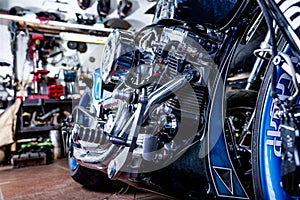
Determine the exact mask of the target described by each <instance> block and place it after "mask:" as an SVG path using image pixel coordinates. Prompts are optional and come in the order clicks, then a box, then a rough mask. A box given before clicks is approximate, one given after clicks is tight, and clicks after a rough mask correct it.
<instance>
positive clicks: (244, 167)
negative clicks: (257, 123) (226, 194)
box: [225, 89, 257, 199]
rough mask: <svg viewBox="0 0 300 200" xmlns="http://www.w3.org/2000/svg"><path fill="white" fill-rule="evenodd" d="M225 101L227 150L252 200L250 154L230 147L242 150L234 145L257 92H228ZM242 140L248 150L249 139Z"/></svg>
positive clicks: (240, 133)
mask: <svg viewBox="0 0 300 200" xmlns="http://www.w3.org/2000/svg"><path fill="white" fill-rule="evenodd" d="M226 100H227V111H226V118H227V120H226V121H227V122H228V123H226V124H225V128H226V129H225V130H226V140H227V144H228V145H229V149H231V151H230V156H231V160H232V163H233V165H234V167H235V169H236V172H237V174H238V176H239V179H240V181H241V182H242V184H243V187H244V188H245V190H246V191H247V193H248V195H249V197H251V199H252V198H253V197H254V196H253V186H252V176H251V173H250V172H251V168H252V166H251V164H250V160H251V154H250V153H249V151H237V150H236V151H235V150H234V149H233V148H232V147H233V146H236V145H238V146H239V149H242V148H243V147H241V146H240V145H239V144H234V143H238V141H239V140H240V139H241V137H242V133H243V132H244V131H243V129H244V127H245V124H246V123H248V122H249V120H250V118H251V115H252V114H253V111H254V108H255V105H256V100H257V91H252V90H243V89H239V90H230V91H228V92H226ZM229 119H230V123H229ZM230 126H233V128H229V127H230ZM230 130H231V131H230ZM232 130H234V132H232ZM233 137H234V139H233ZM244 138H246V139H245V140H244V142H243V143H242V144H243V145H245V146H247V147H248V149H250V148H251V138H250V137H244ZM233 140H234V141H235V142H234V141H233ZM230 146H231V147H230ZM237 158H238V159H237Z"/></svg>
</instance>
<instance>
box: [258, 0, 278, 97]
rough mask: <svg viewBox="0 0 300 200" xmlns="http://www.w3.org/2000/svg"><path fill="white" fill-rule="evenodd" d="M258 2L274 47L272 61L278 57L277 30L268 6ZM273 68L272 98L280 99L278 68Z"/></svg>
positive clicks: (259, 0)
mask: <svg viewBox="0 0 300 200" xmlns="http://www.w3.org/2000/svg"><path fill="white" fill-rule="evenodd" d="M257 2H258V4H259V6H260V7H261V9H262V12H263V15H264V17H265V19H266V22H267V26H268V29H269V31H270V42H271V45H272V57H271V60H272V59H273V57H274V56H276V55H277V45H276V36H275V30H274V27H273V19H272V18H271V16H270V14H269V12H268V8H267V6H266V4H265V3H264V2H263V1H261V0H258V1H257ZM272 66H273V69H272V85H271V88H272V93H271V96H272V98H277V97H278V95H277V93H276V77H277V71H276V66H275V65H273V64H272Z"/></svg>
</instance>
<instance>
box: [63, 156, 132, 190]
mask: <svg viewBox="0 0 300 200" xmlns="http://www.w3.org/2000/svg"><path fill="white" fill-rule="evenodd" d="M71 154H72V152H71V151H70V152H69V154H68V164H69V173H70V175H71V177H72V179H73V180H74V181H76V182H77V183H79V184H81V185H82V186H83V187H85V188H87V189H89V190H93V191H105V192H118V193H125V192H126V191H127V190H128V187H129V186H128V185H127V184H125V183H123V182H120V181H112V180H110V179H109V178H108V177H107V175H106V174H105V173H103V172H101V171H97V170H94V169H89V168H86V167H84V166H81V165H79V164H78V163H77V162H76V160H75V159H73V158H72V155H71Z"/></svg>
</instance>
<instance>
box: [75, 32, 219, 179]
mask: <svg viewBox="0 0 300 200" xmlns="http://www.w3.org/2000/svg"><path fill="white" fill-rule="evenodd" d="M217 45H218V44H217V42H215V41H213V40H211V39H206V40H204V39H203V38H200V37H199V36H198V35H196V34H193V33H191V32H190V31H188V30H185V29H183V28H178V27H176V28H175V27H170V28H167V27H164V28H160V27H147V28H146V29H144V30H142V31H141V32H140V33H138V34H137V35H133V34H132V33H129V32H126V33H123V32H122V31H115V32H113V33H112V36H110V38H109V39H108V43H107V45H106V46H105V48H104V55H103V57H104V58H105V59H103V60H102V63H101V65H102V66H101V70H102V77H103V80H104V82H106V83H108V82H113V83H115V84H116V86H115V88H114V89H113V91H110V92H106V93H105V94H106V96H103V97H102V100H100V101H96V104H95V101H94V102H93V103H94V106H95V108H96V110H97V112H96V111H95V112H94V113H97V115H98V116H95V117H94V118H93V123H92V124H98V125H93V126H89V127H84V126H83V125H80V124H78V125H76V126H74V129H73V134H72V135H73V140H74V141H75V143H77V144H78V148H81V149H82V148H83V149H85V151H82V150H81V152H82V153H78V152H79V150H78V152H77V154H76V155H77V156H76V157H77V159H80V160H81V161H83V162H93V163H95V162H101V163H102V164H103V165H105V166H107V165H108V169H107V173H108V175H109V177H110V178H115V177H116V176H117V174H118V173H119V172H120V171H122V170H123V171H124V170H125V171H126V170H128V171H130V172H131V173H132V172H133V171H147V170H148V169H141V168H142V166H143V162H145V161H151V162H153V163H159V162H161V161H163V162H164V164H166V163H169V162H171V161H169V160H172V159H176V158H177V157H178V156H179V155H180V154H181V153H182V152H183V151H184V149H186V147H187V146H188V145H189V144H191V143H192V142H193V141H194V140H195V138H198V139H199V138H201V136H202V135H203V131H202V130H203V128H204V126H205V123H206V121H205V116H206V112H207V109H206V108H207V104H208V102H209V91H208V85H209V84H210V83H209V82H206V80H208V77H209V76H210V74H211V73H214V70H215V68H214V67H215V66H214V63H213V61H212V59H211V55H212V54H214V53H215V51H216V49H217ZM106 54H107V56H106ZM88 114H90V113H88ZM95 122H97V123H95ZM97 129H101V131H99V130H97ZM97 139H99V141H98V140H97ZM103 149H106V152H105V153H103V154H101V152H102V150H103ZM86 150H88V153H87V152H86ZM74 155H75V154H74ZM124 168H126V169H124Z"/></svg>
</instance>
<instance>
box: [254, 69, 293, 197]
mask: <svg viewBox="0 0 300 200" xmlns="http://www.w3.org/2000/svg"><path fill="white" fill-rule="evenodd" d="M268 68H269V69H268V71H267V72H266V74H265V78H264V80H263V83H262V86H261V90H260V92H259V96H258V101H257V106H256V116H255V120H254V129H253V134H252V159H251V160H252V176H253V186H254V192H255V197H256V199H272V200H273V199H275V200H276V199H278V200H279V199H280V200H281V199H291V198H290V197H289V196H288V195H287V194H286V193H285V192H284V190H283V189H282V187H281V186H280V181H281V180H280V179H281V175H280V172H281V170H280V169H281V152H280V148H281V145H277V143H276V141H281V139H280V133H279V132H278V126H279V119H278V118H277V119H275V117H274V116H275V109H276V106H275V104H274V102H273V99H272V98H271V97H270V94H271V88H270V87H271V77H272V69H271V67H268ZM278 70H279V71H278ZM278 70H277V74H280V75H281V76H283V75H286V76H287V74H286V73H284V72H283V71H282V69H278ZM278 85H279V83H278ZM277 87H278V86H277ZM280 87H283V84H281V85H280ZM285 89H286V91H287V90H288V89H287V87H286V88H285ZM283 90H284V89H283ZM276 120H277V121H276ZM276 127H277V128H276ZM270 133H272V134H270ZM274 133H277V134H279V135H277V136H275V135H274ZM270 142H271V144H272V143H273V144H272V145H270ZM278 144H279V143H278ZM280 144H281V143H280Z"/></svg>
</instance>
